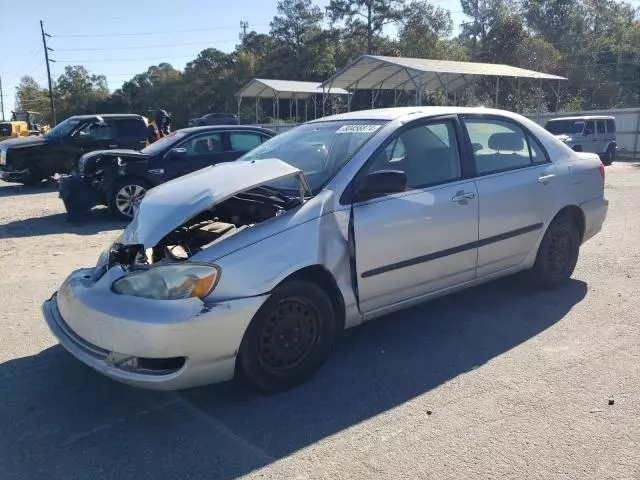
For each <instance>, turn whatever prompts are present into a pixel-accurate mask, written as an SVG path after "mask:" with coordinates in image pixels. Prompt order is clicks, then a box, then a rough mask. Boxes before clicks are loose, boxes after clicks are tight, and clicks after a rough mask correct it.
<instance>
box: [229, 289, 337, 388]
mask: <svg viewBox="0 0 640 480" xmlns="http://www.w3.org/2000/svg"><path fill="white" fill-rule="evenodd" d="M336 323H337V322H336V313H335V310H334V308H333V304H332V303H331V299H330V298H329V296H328V295H327V293H326V292H325V291H324V290H322V289H321V288H320V287H319V286H318V285H316V284H315V283H311V282H308V281H305V280H301V281H296V282H295V283H293V282H292V283H285V284H283V285H281V286H280V287H278V288H276V289H275V290H274V291H273V293H272V294H271V296H270V297H269V298H268V299H267V301H266V302H265V303H264V305H262V307H261V308H260V309H259V310H258V312H257V313H256V315H255V316H254V318H253V319H252V320H251V323H250V324H249V327H248V329H247V331H246V333H245V335H244V338H243V339H242V344H241V345H240V351H239V353H238V360H237V367H239V370H240V372H239V373H240V375H241V376H242V377H244V379H245V380H246V381H247V382H248V383H249V384H250V385H251V386H253V387H255V388H258V389H260V390H265V391H281V390H287V389H289V388H291V387H293V386H295V385H297V384H299V383H302V382H304V381H305V380H307V379H309V378H310V377H312V376H313V374H314V373H315V372H316V371H317V370H318V369H319V368H320V366H321V365H322V364H323V363H324V362H325V360H326V359H327V358H328V356H329V353H330V351H331V346H332V345H333V341H334V338H335V336H336Z"/></svg>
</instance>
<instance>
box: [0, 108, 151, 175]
mask: <svg viewBox="0 0 640 480" xmlns="http://www.w3.org/2000/svg"><path fill="white" fill-rule="evenodd" d="M146 143H147V119H146V118H145V117H143V116H141V115H135V114H105V115H79V116H74V117H69V118H67V119H66V120H65V121H63V122H61V123H59V124H58V125H56V126H55V127H54V128H52V129H51V130H50V131H48V132H47V133H46V134H44V135H42V136H31V137H23V138H15V139H11V140H5V141H3V142H0V179H2V180H4V181H7V182H19V183H24V184H27V185H37V184H39V183H41V182H42V180H44V179H47V178H50V177H52V176H53V175H55V174H56V173H68V172H70V171H72V170H73V169H75V166H76V164H77V161H78V159H80V157H82V155H84V154H85V153H87V152H91V151H95V150H105V149H116V148H118V149H122V148H124V149H132V150H140V149H142V148H144V147H145V145H146Z"/></svg>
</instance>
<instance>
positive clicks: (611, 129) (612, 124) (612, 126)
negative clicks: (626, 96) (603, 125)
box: [607, 120, 616, 133]
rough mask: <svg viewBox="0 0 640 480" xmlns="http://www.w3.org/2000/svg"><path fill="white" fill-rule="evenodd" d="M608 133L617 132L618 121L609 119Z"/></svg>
mask: <svg viewBox="0 0 640 480" xmlns="http://www.w3.org/2000/svg"><path fill="white" fill-rule="evenodd" d="M607 133H616V122H614V121H613V120H607Z"/></svg>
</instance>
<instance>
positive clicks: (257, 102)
mask: <svg viewBox="0 0 640 480" xmlns="http://www.w3.org/2000/svg"><path fill="white" fill-rule="evenodd" d="M259 103H260V98H259V97H256V123H258V104H259Z"/></svg>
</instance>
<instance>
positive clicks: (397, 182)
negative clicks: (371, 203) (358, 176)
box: [356, 170, 407, 196]
mask: <svg viewBox="0 0 640 480" xmlns="http://www.w3.org/2000/svg"><path fill="white" fill-rule="evenodd" d="M406 188H407V174H406V173H404V172H403V171H401V170H378V171H377V172H372V173H370V174H368V175H367V176H366V177H364V179H362V181H361V182H359V183H358V184H357V187H356V190H357V192H358V193H359V194H361V195H365V196H369V195H384V194H388V193H399V192H404V191H405V189H406Z"/></svg>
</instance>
